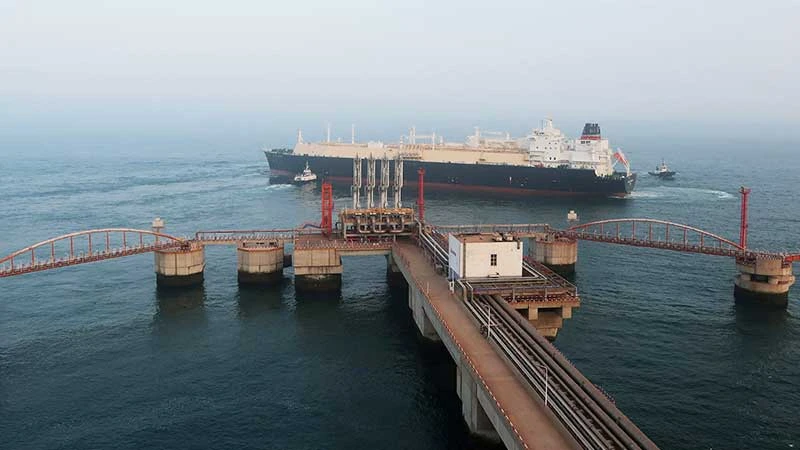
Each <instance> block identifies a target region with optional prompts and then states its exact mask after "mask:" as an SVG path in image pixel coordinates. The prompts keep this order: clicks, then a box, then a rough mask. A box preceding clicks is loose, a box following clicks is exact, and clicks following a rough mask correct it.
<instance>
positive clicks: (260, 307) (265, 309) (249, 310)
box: [236, 283, 292, 318]
mask: <svg viewBox="0 0 800 450" xmlns="http://www.w3.org/2000/svg"><path fill="white" fill-rule="evenodd" d="M287 286H288V284H287V283H280V284H278V285H275V286H256V285H241V284H240V285H239V291H238V292H237V295H236V297H237V299H236V300H237V301H236V304H237V305H238V309H239V317H241V318H247V317H258V316H261V315H264V314H268V313H270V312H271V311H275V310H279V309H281V308H282V307H283V297H284V296H286V295H287V294H286V292H285V291H286V289H287ZM288 289H292V286H288Z"/></svg>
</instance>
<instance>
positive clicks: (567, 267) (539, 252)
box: [529, 234, 578, 275]
mask: <svg viewBox="0 0 800 450" xmlns="http://www.w3.org/2000/svg"><path fill="white" fill-rule="evenodd" d="M530 242H531V249H530V251H529V255H530V256H531V257H532V258H533V259H534V260H536V261H538V262H540V263H542V264H544V265H545V266H547V267H549V268H550V269H551V270H552V271H553V272H556V273H557V274H559V275H572V274H573V273H575V263H576V262H577V261H578V241H576V240H573V239H566V238H556V237H555V236H554V235H552V234H542V235H540V236H536V237H535V238H533V239H531V240H530Z"/></svg>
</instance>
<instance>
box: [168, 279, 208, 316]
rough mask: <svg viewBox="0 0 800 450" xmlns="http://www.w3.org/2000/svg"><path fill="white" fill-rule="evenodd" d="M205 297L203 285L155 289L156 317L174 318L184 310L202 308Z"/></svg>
mask: <svg viewBox="0 0 800 450" xmlns="http://www.w3.org/2000/svg"><path fill="white" fill-rule="evenodd" d="M205 296H206V293H205V288H204V287H203V285H199V286H189V287H180V288H177V287H176V288H162V287H159V288H156V301H157V303H158V309H157V311H156V316H174V315H177V314H180V313H181V312H183V311H186V310H190V309H195V308H198V307H202V306H203V302H204V301H205Z"/></svg>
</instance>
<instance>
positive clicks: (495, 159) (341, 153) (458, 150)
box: [264, 119, 636, 197]
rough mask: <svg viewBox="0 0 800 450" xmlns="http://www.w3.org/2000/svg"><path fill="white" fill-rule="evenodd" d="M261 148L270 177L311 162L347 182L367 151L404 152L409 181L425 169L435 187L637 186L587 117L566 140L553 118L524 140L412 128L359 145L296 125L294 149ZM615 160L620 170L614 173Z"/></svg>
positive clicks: (623, 189) (579, 189)
mask: <svg viewBox="0 0 800 450" xmlns="http://www.w3.org/2000/svg"><path fill="white" fill-rule="evenodd" d="M264 153H265V154H266V157H267V161H268V162H269V167H270V171H271V173H272V174H273V175H286V176H294V175H295V174H296V173H299V172H302V171H303V168H304V167H306V166H307V165H308V167H310V168H311V170H313V171H314V172H315V173H316V174H318V175H320V176H322V177H323V178H328V179H332V180H340V181H351V180H352V173H353V159H354V158H356V157H360V158H364V159H365V158H369V157H370V156H372V157H374V158H375V159H377V160H378V161H381V160H383V159H384V158H386V159H390V160H391V159H396V158H402V159H403V161H404V165H405V168H406V170H405V178H406V180H407V181H408V184H412V185H413V184H414V183H415V178H416V172H417V169H419V168H422V169H424V170H425V184H426V185H429V186H431V187H439V188H449V189H469V190H476V191H495V192H509V193H539V194H563V195H576V196H612V197H624V196H626V195H628V194H630V193H631V192H632V191H633V188H634V185H635V184H636V174H635V173H631V171H630V165H629V163H628V161H627V159H626V158H625V155H624V154H623V153H622V152H621V151H620V150H617V151H613V150H612V149H611V147H610V146H609V144H608V140H607V139H605V138H603V137H602V135H601V134H600V126H599V125H598V124H596V123H587V124H586V125H585V126H584V127H583V133H582V134H581V137H580V139H570V138H568V137H567V136H565V135H564V134H563V133H562V132H561V131H560V130H559V129H557V128H555V127H554V126H553V121H552V120H551V119H546V120H545V121H544V124H543V126H542V127H541V128H539V129H534V130H533V131H531V132H530V133H529V134H528V135H527V136H525V137H522V138H512V137H511V136H510V135H509V134H508V133H497V132H481V130H480V129H478V128H476V129H475V133H474V134H473V135H471V136H468V137H467V138H466V141H465V142H463V143H453V142H445V141H444V139H443V138H442V137H440V136H436V134H431V135H418V134H417V133H416V129H415V128H411V130H410V131H409V134H408V135H407V136H403V137H401V139H400V142H399V143H397V144H386V143H383V142H376V141H370V142H367V143H357V142H356V141H355V131H354V130H353V132H352V135H351V141H350V142H349V143H342V142H331V139H330V128H329V129H328V136H327V139H326V141H325V142H319V143H311V142H305V141H304V140H303V135H302V132H300V131H298V134H297V143H296V144H295V146H294V148H293V149H272V150H265V151H264ZM365 162H366V161H365ZM617 164H620V165H621V166H622V167H623V168H624V171H616V170H615V168H616V166H617Z"/></svg>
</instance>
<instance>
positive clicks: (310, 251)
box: [292, 248, 342, 291]
mask: <svg viewBox="0 0 800 450" xmlns="http://www.w3.org/2000/svg"><path fill="white" fill-rule="evenodd" d="M292 264H293V265H294V287H295V289H296V290H300V291H338V290H340V289H341V288H342V258H341V256H339V253H338V252H337V251H336V249H333V248H295V249H294V254H293V255H292Z"/></svg>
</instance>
